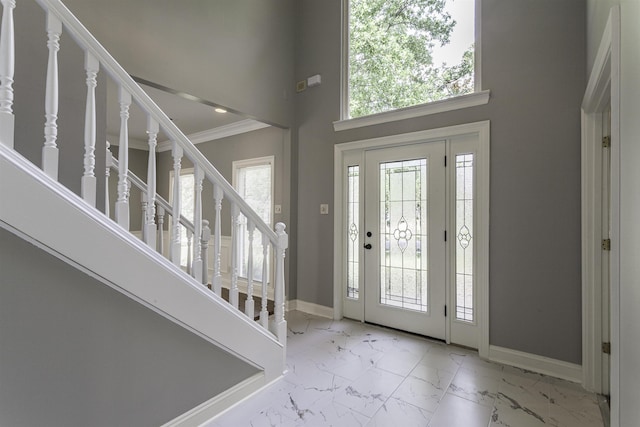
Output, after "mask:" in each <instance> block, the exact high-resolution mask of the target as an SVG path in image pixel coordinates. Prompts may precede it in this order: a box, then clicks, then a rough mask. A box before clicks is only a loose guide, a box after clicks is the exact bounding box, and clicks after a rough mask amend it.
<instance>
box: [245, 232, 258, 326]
mask: <svg viewBox="0 0 640 427" xmlns="http://www.w3.org/2000/svg"><path fill="white" fill-rule="evenodd" d="M255 230H256V226H255V224H254V223H253V221H251V220H248V221H247V231H248V232H249V258H248V259H247V300H246V301H245V305H244V312H245V314H246V315H247V317H249V318H250V319H253V318H254V317H255V314H254V311H255V306H254V302H253V233H254V231H255Z"/></svg>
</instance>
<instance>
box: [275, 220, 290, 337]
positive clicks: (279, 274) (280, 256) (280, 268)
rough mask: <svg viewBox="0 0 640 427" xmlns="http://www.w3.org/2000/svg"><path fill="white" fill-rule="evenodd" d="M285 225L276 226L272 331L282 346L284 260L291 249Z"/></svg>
mask: <svg viewBox="0 0 640 427" xmlns="http://www.w3.org/2000/svg"><path fill="white" fill-rule="evenodd" d="M284 229H285V225H284V224H283V223H281V222H279V223H277V224H276V235H277V236H278V243H277V247H276V279H275V281H276V283H275V287H274V314H275V323H274V325H273V330H272V331H271V332H272V333H273V334H274V335H275V336H276V337H278V341H280V342H281V343H282V344H285V343H286V340H287V322H286V320H284V258H285V254H286V250H287V248H288V247H289V236H287V233H285V231H284Z"/></svg>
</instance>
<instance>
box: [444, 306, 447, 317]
mask: <svg viewBox="0 0 640 427" xmlns="http://www.w3.org/2000/svg"><path fill="white" fill-rule="evenodd" d="M444 317H447V305H446V304H445V306H444Z"/></svg>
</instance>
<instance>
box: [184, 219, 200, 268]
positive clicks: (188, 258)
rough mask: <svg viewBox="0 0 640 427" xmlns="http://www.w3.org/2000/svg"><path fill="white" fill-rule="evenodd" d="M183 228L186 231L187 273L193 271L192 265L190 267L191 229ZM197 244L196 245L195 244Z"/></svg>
mask: <svg viewBox="0 0 640 427" xmlns="http://www.w3.org/2000/svg"><path fill="white" fill-rule="evenodd" d="M185 230H186V231H187V273H188V274H191V272H192V271H193V269H192V267H191V265H192V264H191V253H192V251H191V240H192V239H193V231H191V229H189V228H186V227H185ZM195 246H198V245H195Z"/></svg>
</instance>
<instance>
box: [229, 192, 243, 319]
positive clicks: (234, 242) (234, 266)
mask: <svg viewBox="0 0 640 427" xmlns="http://www.w3.org/2000/svg"><path fill="white" fill-rule="evenodd" d="M239 231H240V210H239V209H238V206H237V205H236V204H235V203H233V204H232V205H231V289H230V290H229V303H230V304H231V305H232V306H233V307H235V308H238V265H239V263H240V256H239V255H240V254H239V253H238V252H239V251H238V249H239V246H240V242H239V240H240V239H239V237H240V233H239Z"/></svg>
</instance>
